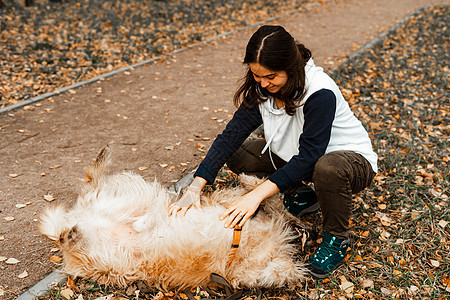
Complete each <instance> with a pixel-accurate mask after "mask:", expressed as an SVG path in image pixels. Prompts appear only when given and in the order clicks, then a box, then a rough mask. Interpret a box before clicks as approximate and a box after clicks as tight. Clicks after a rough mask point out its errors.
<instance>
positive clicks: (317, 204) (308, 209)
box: [297, 202, 320, 218]
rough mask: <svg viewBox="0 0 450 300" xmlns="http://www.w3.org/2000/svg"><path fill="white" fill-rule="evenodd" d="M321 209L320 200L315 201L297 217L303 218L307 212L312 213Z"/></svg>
mask: <svg viewBox="0 0 450 300" xmlns="http://www.w3.org/2000/svg"><path fill="white" fill-rule="evenodd" d="M319 209H320V205H319V202H317V203H315V204H314V205H312V206H310V207H308V208H306V209H304V210H302V211H301V212H300V213H299V214H298V215H297V218H301V217H302V216H304V215H306V214H310V213H313V212H315V211H318V210H319Z"/></svg>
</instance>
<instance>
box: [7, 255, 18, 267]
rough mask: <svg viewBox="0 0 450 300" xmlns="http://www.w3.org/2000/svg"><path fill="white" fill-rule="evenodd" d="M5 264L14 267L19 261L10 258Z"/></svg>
mask: <svg viewBox="0 0 450 300" xmlns="http://www.w3.org/2000/svg"><path fill="white" fill-rule="evenodd" d="M5 263H6V264H8V265H15V264H17V263H20V260H18V259H15V258H12V257H11V258H8V259H7V260H6V261H5Z"/></svg>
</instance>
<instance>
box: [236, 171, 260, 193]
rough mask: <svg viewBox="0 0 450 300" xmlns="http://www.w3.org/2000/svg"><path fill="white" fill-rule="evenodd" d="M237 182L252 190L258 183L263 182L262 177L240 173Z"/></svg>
mask: <svg viewBox="0 0 450 300" xmlns="http://www.w3.org/2000/svg"><path fill="white" fill-rule="evenodd" d="M239 182H240V183H241V186H242V187H243V188H244V189H245V190H247V191H252V190H254V189H255V188H256V187H257V186H258V185H260V184H261V183H263V182H264V179H261V178H258V177H256V176H251V175H246V174H243V173H242V174H240V175H239Z"/></svg>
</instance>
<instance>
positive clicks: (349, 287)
mask: <svg viewBox="0 0 450 300" xmlns="http://www.w3.org/2000/svg"><path fill="white" fill-rule="evenodd" d="M354 287H355V285H354V284H353V283H351V282H349V281H343V282H342V283H341V285H340V288H341V290H343V291H344V293H346V294H352V293H353V289H354Z"/></svg>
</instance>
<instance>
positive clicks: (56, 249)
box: [50, 248, 59, 252]
mask: <svg viewBox="0 0 450 300" xmlns="http://www.w3.org/2000/svg"><path fill="white" fill-rule="evenodd" d="M58 251H59V249H58V248H52V249H50V252H58Z"/></svg>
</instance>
